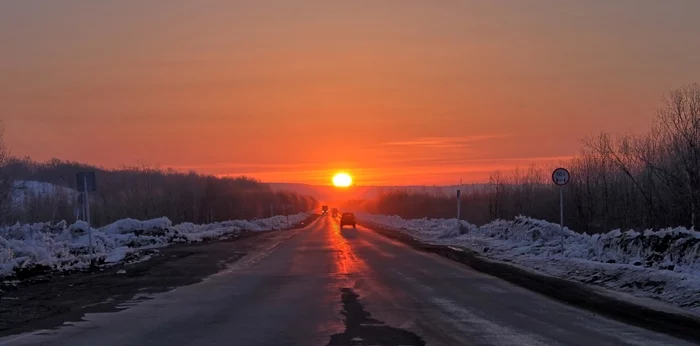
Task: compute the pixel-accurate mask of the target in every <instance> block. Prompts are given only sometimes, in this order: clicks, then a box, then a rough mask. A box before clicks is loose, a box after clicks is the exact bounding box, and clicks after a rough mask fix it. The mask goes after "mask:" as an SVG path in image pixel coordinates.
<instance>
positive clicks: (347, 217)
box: [340, 213, 357, 228]
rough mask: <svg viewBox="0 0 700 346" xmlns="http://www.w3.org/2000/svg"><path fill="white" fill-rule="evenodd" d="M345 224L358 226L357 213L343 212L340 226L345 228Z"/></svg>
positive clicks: (353, 226)
mask: <svg viewBox="0 0 700 346" xmlns="http://www.w3.org/2000/svg"><path fill="white" fill-rule="evenodd" d="M345 225H348V226H350V225H352V228H357V223H356V221H355V214H353V213H343V215H342V216H340V228H343V226H345Z"/></svg>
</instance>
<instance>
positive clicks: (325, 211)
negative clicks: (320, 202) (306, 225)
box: [321, 205, 328, 215]
mask: <svg viewBox="0 0 700 346" xmlns="http://www.w3.org/2000/svg"><path fill="white" fill-rule="evenodd" d="M321 214H323V215H326V214H328V206H327V205H324V206H322V207H321Z"/></svg>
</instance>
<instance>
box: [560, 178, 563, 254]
mask: <svg viewBox="0 0 700 346" xmlns="http://www.w3.org/2000/svg"><path fill="white" fill-rule="evenodd" d="M559 218H560V219H559V227H561V252H564V187H563V186H560V187H559Z"/></svg>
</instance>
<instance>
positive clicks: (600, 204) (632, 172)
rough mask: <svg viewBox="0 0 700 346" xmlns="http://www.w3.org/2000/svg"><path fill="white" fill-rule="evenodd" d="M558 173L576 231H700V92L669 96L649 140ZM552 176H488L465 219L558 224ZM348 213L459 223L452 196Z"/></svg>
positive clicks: (595, 152)
mask: <svg viewBox="0 0 700 346" xmlns="http://www.w3.org/2000/svg"><path fill="white" fill-rule="evenodd" d="M561 166H563V167H565V168H567V169H568V170H569V171H570V172H571V175H572V180H571V181H570V183H569V184H568V185H566V186H565V187H564V188H563V189H564V200H565V204H564V221H565V225H566V226H568V227H570V228H572V229H574V230H577V231H580V232H589V233H595V232H601V231H609V230H610V229H615V228H622V229H654V228H662V227H669V226H686V227H690V226H694V227H695V229H700V86H699V85H698V84H697V83H695V84H689V85H686V86H683V87H681V88H678V89H676V90H672V91H670V92H668V93H667V94H665V95H664V96H663V98H662V102H661V105H660V106H659V108H658V110H657V112H656V117H655V119H654V121H653V123H652V124H651V127H650V130H649V131H648V132H646V133H642V134H618V135H612V134H610V133H605V132H603V133H600V134H599V135H595V136H591V137H589V138H585V139H583V140H582V147H581V150H580V153H579V154H578V155H576V156H575V157H574V158H573V159H572V160H571V161H570V162H562V163H561ZM554 168H555V166H530V167H528V168H527V169H516V170H514V171H511V172H493V173H491V174H490V177H489V182H488V184H486V185H485V186H480V187H479V188H477V189H472V190H471V191H470V190H469V186H467V187H466V191H465V193H464V194H463V196H462V203H463V204H462V206H463V208H462V213H461V218H462V219H464V220H467V221H470V222H473V223H476V224H483V223H486V222H488V221H490V220H493V219H497V218H501V219H510V218H513V217H515V216H517V215H526V216H531V217H535V218H540V219H545V220H548V221H551V222H559V217H560V216H559V187H558V186H555V185H554V184H553V182H552V180H551V179H552V178H551V173H552V171H553V169H554ZM349 206H350V207H354V208H362V209H364V210H366V211H369V212H376V213H382V214H394V215H399V216H402V217H406V218H422V217H432V218H454V217H456V213H457V212H456V199H455V197H454V196H445V195H441V194H430V193H415V192H407V191H391V192H388V193H384V194H382V195H381V196H379V197H378V198H377V199H376V200H374V201H354V202H351V203H350V204H349Z"/></svg>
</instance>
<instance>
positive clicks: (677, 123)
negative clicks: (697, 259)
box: [657, 83, 700, 229]
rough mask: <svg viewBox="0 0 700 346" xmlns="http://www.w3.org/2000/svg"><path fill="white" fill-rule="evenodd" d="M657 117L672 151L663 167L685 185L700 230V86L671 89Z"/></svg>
mask: <svg viewBox="0 0 700 346" xmlns="http://www.w3.org/2000/svg"><path fill="white" fill-rule="evenodd" d="M657 117H658V124H659V126H658V129H659V135H660V138H661V140H662V144H663V148H666V149H667V150H668V152H667V153H666V154H667V156H666V157H667V160H668V161H667V163H668V164H669V166H667V167H665V169H663V168H662V170H663V171H664V174H665V175H666V176H670V177H671V178H672V179H674V180H676V181H677V182H679V183H681V184H682V185H683V186H684V187H685V189H686V193H687V197H688V200H689V202H690V210H691V223H692V225H693V226H694V227H695V229H700V85H698V84H697V83H694V84H689V85H686V86H684V87H681V88H679V89H676V90H673V91H671V92H669V93H668V94H667V95H665V96H664V98H663V105H662V107H661V108H660V109H659V110H658V111H657ZM672 168H677V170H675V169H672Z"/></svg>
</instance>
